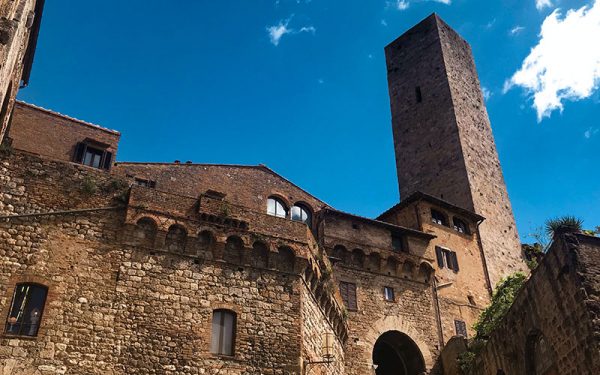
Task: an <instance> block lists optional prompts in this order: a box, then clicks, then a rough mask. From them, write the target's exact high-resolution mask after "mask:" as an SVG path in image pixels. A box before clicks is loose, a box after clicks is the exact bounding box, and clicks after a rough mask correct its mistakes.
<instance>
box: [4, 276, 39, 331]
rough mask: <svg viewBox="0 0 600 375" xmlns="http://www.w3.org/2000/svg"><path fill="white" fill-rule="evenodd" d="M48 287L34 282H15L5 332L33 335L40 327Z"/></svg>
mask: <svg viewBox="0 0 600 375" xmlns="http://www.w3.org/2000/svg"><path fill="white" fill-rule="evenodd" d="M47 294H48V288H46V287H44V286H41V285H36V284H17V286H16V287H15V293H14V294H13V299H12V303H11V305H10V310H9V313H8V317H7V319H6V327H5V332H6V333H7V334H10V335H19V336H31V337H35V336H37V334H38V329H39V328H40V321H41V319H42V313H43V312H44V305H45V304H46V295H47Z"/></svg>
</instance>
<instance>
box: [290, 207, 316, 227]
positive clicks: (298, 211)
mask: <svg viewBox="0 0 600 375" xmlns="http://www.w3.org/2000/svg"><path fill="white" fill-rule="evenodd" d="M292 220H294V221H301V222H303V223H305V224H306V225H308V226H309V227H310V226H312V217H311V214H310V212H309V211H308V210H307V209H306V208H305V207H304V206H302V205H298V204H296V205H295V206H293V207H292Z"/></svg>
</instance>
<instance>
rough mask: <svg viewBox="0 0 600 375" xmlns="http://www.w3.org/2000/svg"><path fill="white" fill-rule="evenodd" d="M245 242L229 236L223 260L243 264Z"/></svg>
mask: <svg viewBox="0 0 600 375" xmlns="http://www.w3.org/2000/svg"><path fill="white" fill-rule="evenodd" d="M243 256H244V241H242V239H241V238H240V237H238V236H229V237H227V241H226V242H225V250H224V253H223V260H225V261H226V262H229V263H233V264H241V263H243Z"/></svg>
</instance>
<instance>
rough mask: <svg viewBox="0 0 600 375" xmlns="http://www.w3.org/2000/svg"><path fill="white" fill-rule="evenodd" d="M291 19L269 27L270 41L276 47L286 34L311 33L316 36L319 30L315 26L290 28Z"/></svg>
mask: <svg viewBox="0 0 600 375" xmlns="http://www.w3.org/2000/svg"><path fill="white" fill-rule="evenodd" d="M290 20H291V17H290V18H288V19H287V20H282V21H279V24H277V25H274V26H269V27H267V32H268V33H269V39H270V40H271V43H272V44H273V45H274V46H278V45H279V42H280V41H281V38H283V36H284V35H286V34H300V33H311V34H313V35H314V34H315V33H316V32H317V29H316V28H315V27H314V26H303V27H301V28H300V29H298V30H296V29H292V28H290V27H288V25H289V24H290Z"/></svg>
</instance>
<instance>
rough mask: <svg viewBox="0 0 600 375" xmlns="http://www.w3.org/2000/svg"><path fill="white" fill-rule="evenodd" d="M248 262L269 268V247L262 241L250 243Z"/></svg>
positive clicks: (255, 265) (258, 266)
mask: <svg viewBox="0 0 600 375" xmlns="http://www.w3.org/2000/svg"><path fill="white" fill-rule="evenodd" d="M250 264H251V265H252V266H254V267H257V268H269V247H268V246H267V244H265V243H264V242H262V241H256V242H254V244H252V256H251V259H250Z"/></svg>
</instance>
